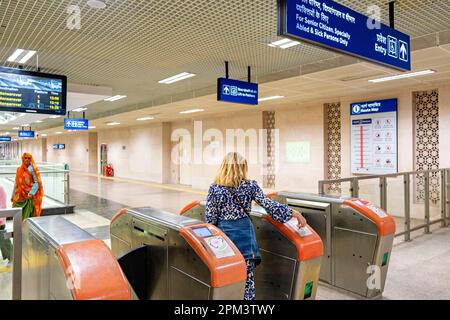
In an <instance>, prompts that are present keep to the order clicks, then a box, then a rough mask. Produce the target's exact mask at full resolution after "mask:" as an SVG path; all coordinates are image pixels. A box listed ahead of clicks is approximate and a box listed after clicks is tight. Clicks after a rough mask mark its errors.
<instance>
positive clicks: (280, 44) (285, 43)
mask: <svg viewBox="0 0 450 320" xmlns="http://www.w3.org/2000/svg"><path fill="white" fill-rule="evenodd" d="M299 44H300V42H298V41H294V40H291V39H281V40H277V41H274V42H272V43H269V44H268V46H269V47H274V48H281V49H287V48H290V47H293V46H297V45H299Z"/></svg>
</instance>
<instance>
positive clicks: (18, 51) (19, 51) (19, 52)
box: [7, 49, 25, 62]
mask: <svg viewBox="0 0 450 320" xmlns="http://www.w3.org/2000/svg"><path fill="white" fill-rule="evenodd" d="M24 51H25V50H24V49H16V51H14V53H13V54H12V55H10V56H9V58H8V59H7V61H8V62H15V61H16V60H17V58H19V56H20V55H22V53H24Z"/></svg>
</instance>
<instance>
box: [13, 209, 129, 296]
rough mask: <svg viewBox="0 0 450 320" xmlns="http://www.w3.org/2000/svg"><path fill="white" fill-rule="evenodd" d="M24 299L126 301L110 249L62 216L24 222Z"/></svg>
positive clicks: (124, 285)
mask: <svg viewBox="0 0 450 320" xmlns="http://www.w3.org/2000/svg"><path fill="white" fill-rule="evenodd" d="M22 230H23V238H22V239H23V242H22V245H23V249H22V299H24V300H130V299H131V297H132V296H131V290H130V287H129V285H128V282H127V280H126V278H125V276H124V274H123V273H122V271H121V269H120V266H119V264H118V263H117V260H116V259H115V257H114V256H113V254H112V253H111V251H110V249H109V248H108V246H107V245H106V244H105V243H104V242H103V241H101V240H97V239H95V238H94V237H93V236H92V235H90V234H89V233H87V232H86V231H84V230H82V229H80V228H79V227H78V226H76V225H74V224H73V223H71V222H69V221H68V220H66V219H64V218H63V217H61V216H46V217H40V218H30V219H27V220H25V221H24V222H23V227H22Z"/></svg>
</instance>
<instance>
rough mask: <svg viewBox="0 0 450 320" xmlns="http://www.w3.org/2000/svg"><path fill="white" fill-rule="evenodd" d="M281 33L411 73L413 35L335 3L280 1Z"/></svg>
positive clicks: (331, 1)
mask: <svg viewBox="0 0 450 320" xmlns="http://www.w3.org/2000/svg"><path fill="white" fill-rule="evenodd" d="M279 1H280V4H279V12H278V28H279V31H278V33H279V34H280V35H282V36H286V37H288V38H294V39H296V40H304V41H307V42H310V43H313V44H317V45H320V46H323V47H326V48H328V49H331V50H334V51H339V52H342V53H347V54H349V55H352V56H356V57H358V58H361V59H365V60H369V61H371V62H375V63H379V64H383V65H385V66H389V67H392V68H394V69H400V70H408V71H409V70H411V59H410V58H411V50H410V49H411V46H410V38H409V35H407V34H404V33H401V32H399V31H397V30H395V29H392V28H390V27H388V26H386V25H385V24H382V23H378V22H377V23H373V20H372V18H369V17H367V16H365V15H362V14H360V13H358V12H356V11H354V10H352V9H350V8H347V7H345V6H343V5H341V4H339V3H337V2H335V1H333V0H279Z"/></svg>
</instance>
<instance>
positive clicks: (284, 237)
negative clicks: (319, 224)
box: [180, 201, 323, 300]
mask: <svg viewBox="0 0 450 320" xmlns="http://www.w3.org/2000/svg"><path fill="white" fill-rule="evenodd" d="M204 211H205V202H204V201H195V202H193V203H190V204H189V205H187V206H186V207H185V208H183V209H182V210H181V212H180V214H181V215H183V216H186V217H191V218H195V219H199V220H202V221H203V220H204ZM251 217H252V222H253V225H254V227H255V233H256V239H257V241H258V244H259V247H260V252H261V258H262V263H261V265H260V266H258V267H257V268H256V270H255V286H256V299H260V300H269V299H270V300H271V299H277V300H308V299H315V296H316V291H317V284H318V279H319V274H320V265H321V257H322V254H323V244H322V240H321V239H320V237H319V236H318V235H317V233H316V232H315V231H314V230H313V229H312V228H311V227H310V226H306V227H305V228H301V229H299V228H298V227H297V220H296V219H292V220H290V221H288V222H287V223H284V224H283V223H279V222H277V221H275V220H273V219H272V218H271V217H270V216H269V215H268V214H267V213H266V211H265V210H264V209H263V208H261V207H253V209H252V212H251Z"/></svg>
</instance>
